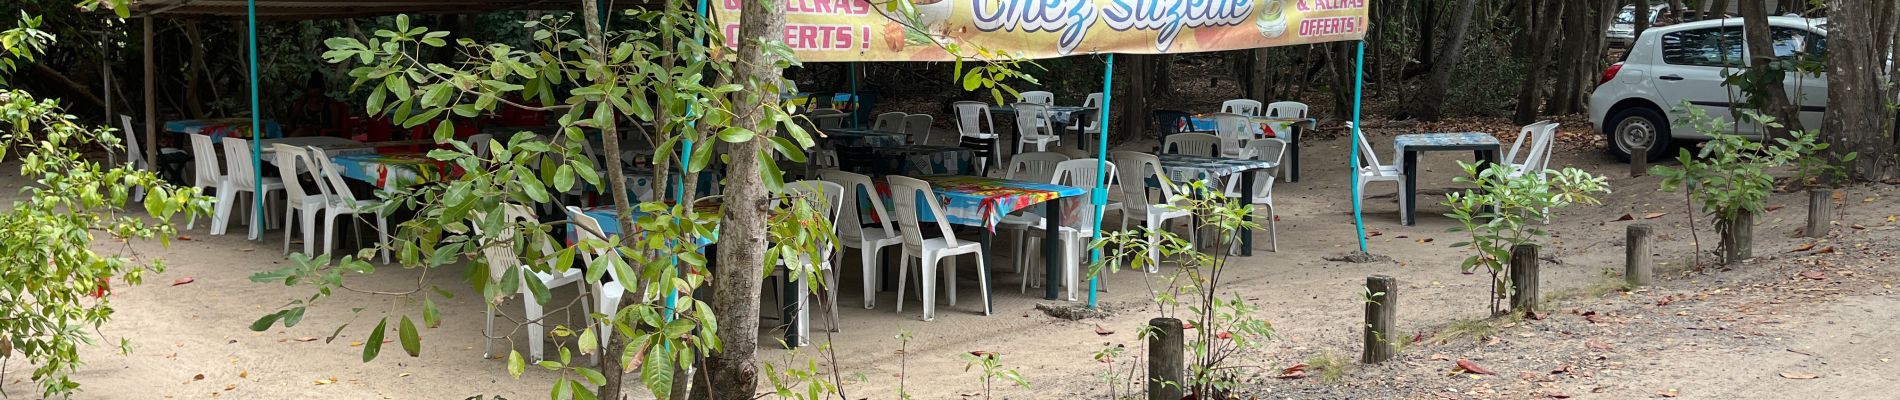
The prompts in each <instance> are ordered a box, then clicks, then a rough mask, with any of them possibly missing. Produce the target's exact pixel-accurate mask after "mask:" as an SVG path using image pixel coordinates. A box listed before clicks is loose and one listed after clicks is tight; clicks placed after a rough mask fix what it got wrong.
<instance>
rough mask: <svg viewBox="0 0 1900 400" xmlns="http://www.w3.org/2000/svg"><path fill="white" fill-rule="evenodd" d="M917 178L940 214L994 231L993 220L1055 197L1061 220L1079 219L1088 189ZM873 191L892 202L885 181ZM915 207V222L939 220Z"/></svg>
mask: <svg viewBox="0 0 1900 400" xmlns="http://www.w3.org/2000/svg"><path fill="white" fill-rule="evenodd" d="M917 179H921V180H923V181H925V182H929V183H930V187H931V189H933V190H934V191H936V192H937V196H938V197H939V200H940V201H941V202H942V203H943V211H944V213H945V214H949V215H948V216H947V217H948V218H947V220H948V222H950V223H951V224H955V225H968V226H980V227H983V228H984V229H989V230H992V231H994V230H996V225H997V223H999V222H1002V221H1003V215H1005V214H1009V213H1012V212H1015V211H1016V210H1021V209H1024V208H1029V207H1030V206H1034V205H1037V204H1042V203H1043V202H1048V201H1053V200H1056V199H1063V200H1064V201H1063V203H1062V210H1063V213H1064V218H1066V219H1064V221H1076V219H1074V218H1081V217H1082V215H1081V212H1082V211H1083V210H1085V209H1086V207H1082V205H1083V203H1085V201H1083V200H1085V199H1082V195H1083V194H1086V193H1088V191H1087V190H1084V189H1082V188H1077V187H1070V186H1062V185H1054V184H1047V183H1035V182H1024V181H1012V180H1008V179H1001V178H990V177H981V176H961V175H939V176H920V177H917ZM877 190H878V193H879V196H883V197H884V201H885V202H886V203H891V202H892V201H893V198H892V197H891V189H890V186H889V185H888V184H886V183H884V182H883V181H879V182H878V189H877ZM886 206H887V207H888V208H886V209H895V208H896V206H894V205H891V204H886ZM917 206H918V210H917V212H918V214H919V215H918V220H919V221H940V220H939V219H938V218H937V216H935V215H931V213H930V211H929V210H926V209H925V208H926V207H924V205H923V204H922V203H919V204H918V205H917ZM859 208H860V209H865V208H869V207H859ZM867 221H868V219H867Z"/></svg>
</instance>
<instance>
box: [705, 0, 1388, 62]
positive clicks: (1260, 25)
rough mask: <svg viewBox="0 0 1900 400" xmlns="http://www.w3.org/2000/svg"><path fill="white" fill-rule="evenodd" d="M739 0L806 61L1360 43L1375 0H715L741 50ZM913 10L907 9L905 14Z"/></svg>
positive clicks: (727, 30) (721, 19) (1027, 56)
mask: <svg viewBox="0 0 1900 400" xmlns="http://www.w3.org/2000/svg"><path fill="white" fill-rule="evenodd" d="M742 1H776V2H782V4H783V6H784V7H785V15H786V18H785V20H786V23H785V43H786V44H788V45H790V46H791V47H792V49H794V50H795V51H796V53H797V54H798V57H799V59H800V60H801V61H805V62H844V61H950V60H954V59H955V57H954V56H952V55H951V54H950V53H949V52H948V51H946V50H945V48H946V47H948V46H950V45H952V44H955V45H956V47H958V48H959V51H960V52H962V53H965V54H964V55H966V56H971V55H974V52H975V51H976V49H977V48H985V49H989V50H991V51H996V52H1002V53H1007V54H1010V55H1012V56H1013V57H1016V58H1022V59H1037V58H1055V57H1063V56H1069V55H1077V54H1093V53H1126V54H1163V53H1194V52H1205V51H1221V50H1239V49H1252V48H1261V47H1274V46H1290V45H1299V44H1310V43H1324V42H1335V41H1346V40H1361V39H1363V38H1365V36H1366V30H1367V29H1368V28H1370V21H1368V19H1367V13H1368V9H1367V3H1368V2H1369V0H911V4H912V5H913V6H914V7H915V8H914V10H915V13H904V12H896V11H888V9H889V8H890V7H889V5H891V4H894V3H889V2H894V1H899V0H715V1H714V2H715V3H716V5H715V6H714V7H713V8H714V13H715V18H717V19H718V21H719V24H720V26H721V27H722V28H723V29H724V30H725V34H726V38H727V45H728V46H733V47H736V46H737V44H738V41H737V37H738V36H739V9H740V4H741V3H740V2H742ZM907 15H908V16H907Z"/></svg>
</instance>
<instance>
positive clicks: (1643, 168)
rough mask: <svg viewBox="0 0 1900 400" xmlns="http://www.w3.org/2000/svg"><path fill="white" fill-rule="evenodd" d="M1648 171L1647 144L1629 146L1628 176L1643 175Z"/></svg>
mask: <svg viewBox="0 0 1900 400" xmlns="http://www.w3.org/2000/svg"><path fill="white" fill-rule="evenodd" d="M1648 172H1649V146H1636V147H1631V148H1630V177H1631V178H1635V177H1639V176H1643V174H1645V173H1648Z"/></svg>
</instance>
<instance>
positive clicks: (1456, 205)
mask: <svg viewBox="0 0 1900 400" xmlns="http://www.w3.org/2000/svg"><path fill="white" fill-rule="evenodd" d="M1458 166H1459V167H1461V168H1464V172H1465V176H1462V177H1459V178H1457V179H1456V181H1457V182H1460V183H1473V184H1477V185H1478V188H1477V189H1476V190H1466V191H1463V192H1455V193H1451V194H1449V195H1447V196H1445V201H1443V202H1441V203H1439V204H1443V205H1445V206H1448V207H1451V213H1450V214H1445V215H1446V216H1449V217H1451V218H1452V219H1455V220H1458V223H1459V225H1458V226H1454V227H1452V228H1451V229H1449V231H1451V232H1463V233H1467V234H1469V235H1471V240H1470V241H1467V242H1458V243H1453V244H1452V245H1451V247H1470V248H1471V250H1472V252H1473V253H1474V254H1472V255H1471V256H1470V257H1466V258H1465V260H1464V262H1461V263H1459V264H1458V268H1459V269H1461V270H1463V271H1464V272H1465V273H1471V272H1472V271H1475V270H1478V269H1481V268H1482V269H1484V270H1486V271H1487V272H1490V273H1491V294H1490V295H1489V300H1490V304H1491V314H1492V315H1500V314H1502V311H1503V309H1502V307H1501V305H1502V303H1503V301H1504V299H1506V298H1509V297H1510V294H1511V293H1510V290H1511V289H1510V288H1511V285H1510V281H1509V277H1508V276H1504V274H1503V273H1504V270H1505V265H1507V263H1508V262H1509V260H1510V258H1511V248H1512V247H1515V246H1517V245H1522V244H1534V243H1533V240H1534V239H1536V238H1537V237H1538V236H1546V235H1549V232H1545V231H1544V230H1543V229H1542V228H1539V227H1538V226H1537V225H1536V224H1534V223H1532V221H1549V220H1550V215H1551V214H1550V210H1551V209H1553V208H1563V207H1567V206H1569V205H1571V204H1591V205H1594V204H1599V202H1598V201H1597V199H1596V198H1595V197H1591V195H1593V194H1595V193H1608V192H1609V191H1610V189H1609V187H1608V185H1607V182H1608V180H1607V179H1605V178H1603V177H1600V176H1595V175H1590V173H1589V172H1584V171H1583V170H1580V169H1576V168H1565V169H1563V170H1559V171H1551V170H1540V171H1522V173H1519V171H1518V170H1517V169H1516V168H1515V167H1512V166H1511V165H1508V164H1507V165H1492V166H1491V167H1489V168H1482V169H1481V168H1480V164H1479V163H1466V162H1459V163H1458Z"/></svg>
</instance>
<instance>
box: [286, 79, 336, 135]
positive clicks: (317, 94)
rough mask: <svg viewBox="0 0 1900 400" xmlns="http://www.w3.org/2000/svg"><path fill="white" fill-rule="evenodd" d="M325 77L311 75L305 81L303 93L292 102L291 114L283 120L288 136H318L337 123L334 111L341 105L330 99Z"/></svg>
mask: <svg viewBox="0 0 1900 400" xmlns="http://www.w3.org/2000/svg"><path fill="white" fill-rule="evenodd" d="M328 92H329V90H328V88H327V87H326V85H324V81H323V75H322V74H317V73H311V74H310V77H309V78H307V79H305V80H304V89H303V93H302V94H300V95H298V96H297V98H296V99H295V100H291V102H290V114H289V115H286V116H285V118H284V119H283V122H284V129H286V130H287V132H285V134H286V135H287V136H317V135H320V134H321V132H323V131H324V130H325V129H328V128H331V126H330V125H331V124H333V123H334V122H335V121H336V117H337V116H336V115H332V111H333V110H337V109H340V107H337V105H339V104H341V103H340V102H338V101H336V99H332V98H330V95H329V94H328Z"/></svg>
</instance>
